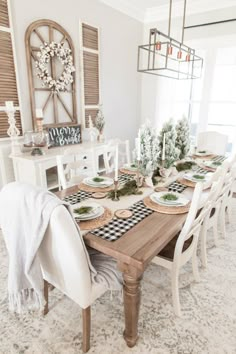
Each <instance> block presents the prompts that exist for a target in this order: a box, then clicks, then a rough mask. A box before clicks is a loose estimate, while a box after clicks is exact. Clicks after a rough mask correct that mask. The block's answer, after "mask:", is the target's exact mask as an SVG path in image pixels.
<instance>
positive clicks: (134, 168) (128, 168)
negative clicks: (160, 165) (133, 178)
mask: <svg viewBox="0 0 236 354" xmlns="http://www.w3.org/2000/svg"><path fill="white" fill-rule="evenodd" d="M123 168H124V169H125V170H128V171H137V170H138V168H137V167H132V164H131V165H129V164H125V165H124V166H123Z"/></svg>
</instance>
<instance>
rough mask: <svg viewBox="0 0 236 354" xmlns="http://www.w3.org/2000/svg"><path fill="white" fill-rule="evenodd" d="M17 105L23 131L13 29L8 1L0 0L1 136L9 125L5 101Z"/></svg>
mask: <svg viewBox="0 0 236 354" xmlns="http://www.w3.org/2000/svg"><path fill="white" fill-rule="evenodd" d="M6 101H13V102H14V106H16V109H17V111H16V113H15V118H16V126H17V128H18V129H19V130H20V132H21V133H22V126H21V116H20V107H19V97H18V92H17V81H16V70H15V62H14V53H13V31H12V28H11V23H10V19H9V11H8V2H7V0H0V138H6V137H8V135H7V129H8V127H9V124H8V117H7V114H6V113H5V112H4V110H5V102H6Z"/></svg>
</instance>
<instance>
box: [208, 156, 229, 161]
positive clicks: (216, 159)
mask: <svg viewBox="0 0 236 354" xmlns="http://www.w3.org/2000/svg"><path fill="white" fill-rule="evenodd" d="M226 159H227V157H225V156H220V155H218V156H215V157H214V158H213V159H212V160H213V161H215V162H223V161H224V160H226Z"/></svg>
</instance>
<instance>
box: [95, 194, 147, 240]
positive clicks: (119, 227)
mask: <svg viewBox="0 0 236 354" xmlns="http://www.w3.org/2000/svg"><path fill="white" fill-rule="evenodd" d="M129 210H132V211H133V215H132V216H131V217H130V218H128V219H118V218H116V217H114V218H113V219H112V220H111V221H110V222H109V223H108V224H107V225H105V226H102V227H100V228H98V229H95V230H93V231H91V233H92V234H93V235H95V236H98V237H101V238H102V239H104V240H107V241H116V240H118V239H119V238H120V237H121V236H122V235H123V234H125V233H126V232H127V231H129V230H130V229H131V228H132V227H134V226H135V225H136V224H138V223H139V222H140V221H142V220H143V219H145V218H146V217H147V216H149V215H151V214H152V213H153V210H151V209H149V208H147V207H146V206H145V205H144V204H143V201H142V200H141V201H139V202H137V203H135V204H134V205H132V207H130V208H129Z"/></svg>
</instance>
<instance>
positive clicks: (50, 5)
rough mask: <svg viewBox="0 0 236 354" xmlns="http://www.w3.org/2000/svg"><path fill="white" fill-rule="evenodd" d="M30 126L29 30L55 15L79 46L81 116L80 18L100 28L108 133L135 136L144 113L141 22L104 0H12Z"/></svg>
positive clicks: (25, 115)
mask: <svg viewBox="0 0 236 354" xmlns="http://www.w3.org/2000/svg"><path fill="white" fill-rule="evenodd" d="M11 5H12V16H13V23H14V33H15V41H16V51H17V62H18V67H19V77H20V91H21V95H22V106H23V107H22V108H23V119H24V127H25V130H28V129H31V127H32V123H31V114H30V100H29V91H28V81H27V80H28V79H27V71H26V55H25V45H24V35H25V31H26V28H27V27H28V25H29V24H30V23H32V22H33V21H35V20H38V19H43V18H45V19H51V20H54V21H56V22H58V23H59V24H60V25H62V26H63V27H64V28H65V29H66V30H67V31H68V32H69V34H70V35H71V37H72V40H73V42H74V46H75V57H76V63H75V64H76V69H77V70H76V75H77V102H78V116H79V119H80V103H79V99H80V80H79V77H78V74H79V20H80V19H81V20H82V21H85V22H87V23H90V24H92V25H94V26H98V27H100V28H101V92H102V103H103V109H104V115H105V119H106V127H105V135H106V136H107V137H120V138H130V139H134V137H135V135H136V131H137V129H138V124H139V119H140V116H139V115H140V106H139V104H140V85H141V83H140V75H139V74H138V73H137V70H136V68H137V46H138V44H139V43H140V42H141V39H142V28H143V25H142V24H141V22H138V21H137V20H135V19H132V18H130V17H128V16H126V15H125V14H122V13H120V12H118V11H116V10H114V9H112V8H110V7H109V6H106V5H104V4H102V3H100V1H99V0H67V1H62V0H60V1H59V0H20V1H19V0H11Z"/></svg>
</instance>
